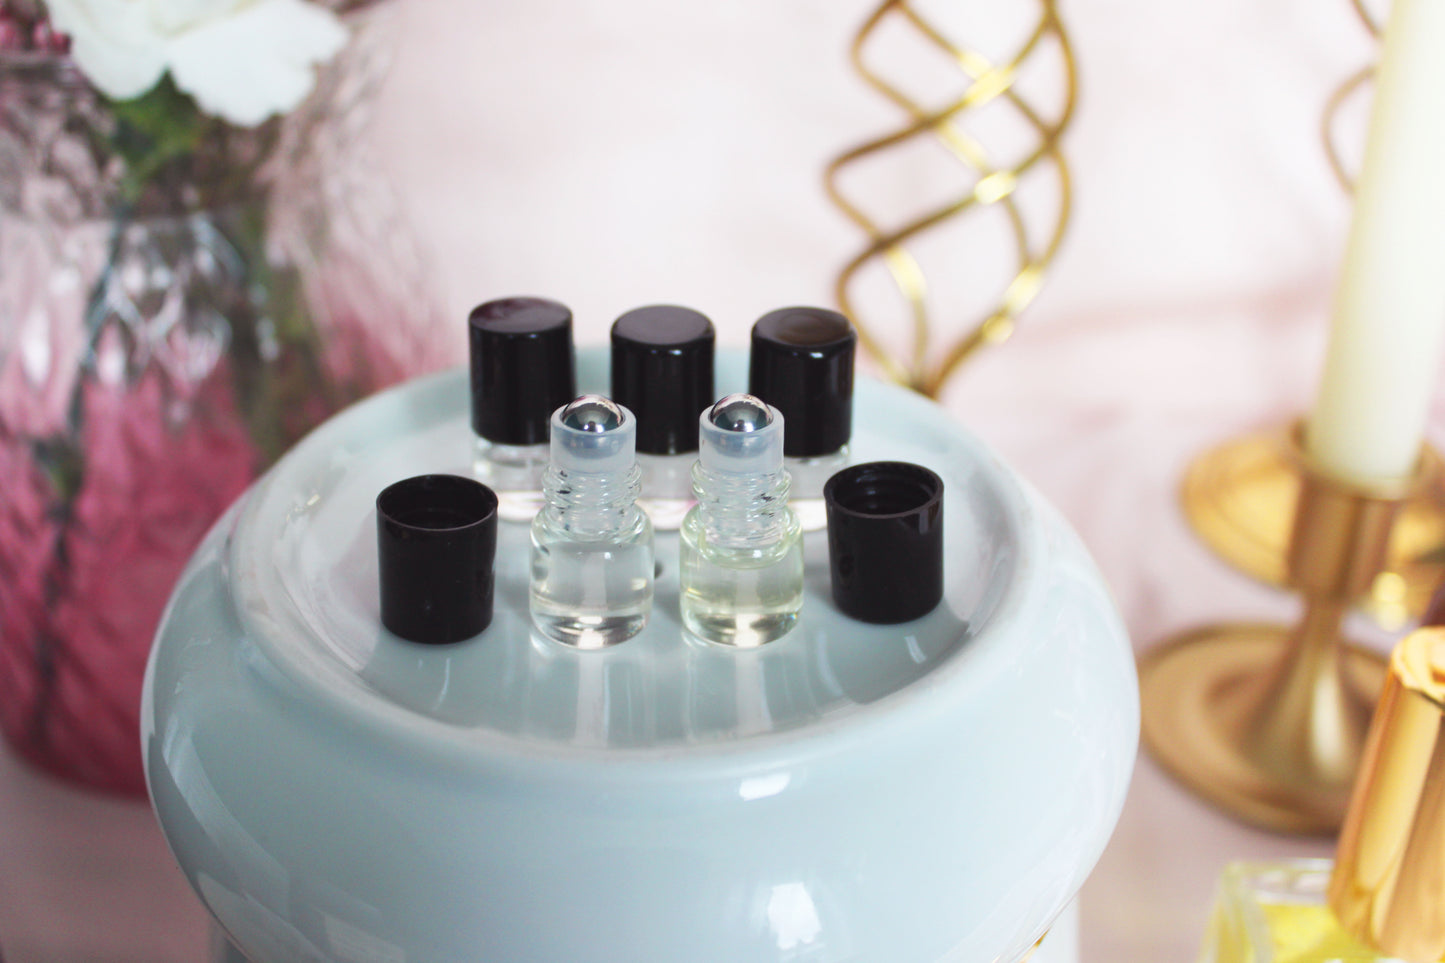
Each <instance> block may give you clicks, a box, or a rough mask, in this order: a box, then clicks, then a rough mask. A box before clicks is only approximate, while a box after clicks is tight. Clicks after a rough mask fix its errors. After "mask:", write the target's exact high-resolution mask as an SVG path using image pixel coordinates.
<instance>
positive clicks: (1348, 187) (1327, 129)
mask: <svg viewBox="0 0 1445 963" xmlns="http://www.w3.org/2000/svg"><path fill="white" fill-rule="evenodd" d="M1350 5H1351V6H1353V7H1354V9H1355V13H1356V15H1357V16H1359V18H1360V22H1361V23H1363V24H1364V25H1365V29H1366V30H1368V31H1369V32H1370V35H1371V36H1373V37H1376V38H1378V37H1379V36H1380V22H1379V20H1377V19H1375V16H1374V14H1372V13H1370V11H1369V10H1367V9H1365V4H1364V0H1350ZM1374 79H1375V65H1374V64H1369V65H1368V66H1365V67H1361V68H1360V69H1359V70H1357V71H1355V72H1354V73H1352V74H1350V76H1349V77H1347V78H1345V82H1344V83H1342V84H1340V85H1339V86H1338V87H1336V88H1335V90H1334V93H1332V94H1330V97H1329V100H1327V101H1326V102H1325V112H1324V117H1323V119H1322V121H1321V124H1320V139H1321V140H1322V141H1324V145H1325V157H1326V159H1327V160H1329V162H1330V170H1331V171H1333V172H1334V175H1335V179H1336V180H1338V181H1339V182H1340V186H1341V187H1343V188H1344V189H1345V192H1346V193H1353V191H1354V189H1355V177H1354V175H1353V174H1351V173H1350V172H1349V171H1348V170H1346V168H1345V163H1344V161H1343V160H1342V159H1341V158H1340V149H1339V144H1338V142H1337V141H1336V139H1335V122H1336V120H1338V118H1339V114H1340V111H1341V110H1342V109H1343V108H1344V106H1345V104H1347V103H1348V102H1349V101H1350V99H1351V98H1352V97H1354V96H1355V94H1356V93H1357V92H1359V91H1360V90H1363V89H1364V87H1365V85H1366V84H1367V83H1369V82H1370V81H1372V80H1374Z"/></svg>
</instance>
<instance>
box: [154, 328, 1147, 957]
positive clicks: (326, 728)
mask: <svg viewBox="0 0 1445 963" xmlns="http://www.w3.org/2000/svg"><path fill="white" fill-rule="evenodd" d="M718 375H719V377H718V390H719V392H720V393H725V392H728V391H734V390H739V389H740V388H741V387H742V386H743V384H744V383H745V372H744V359H743V358H742V357H741V356H738V355H726V356H724V357H723V358H722V359H721V360H720V364H719V371H718ZM579 387H580V388H581V389H582V390H605V388H606V384H605V355H604V354H602V353H600V352H583V353H582V354H581V357H580V359H579ZM466 391H467V388H466V382H465V379H464V377H463V375H462V374H461V373H460V372H455V373H448V374H444V375H441V376H437V377H434V378H431V379H427V380H423V381H419V382H415V383H412V384H410V385H407V386H404V387H402V388H400V389H397V390H394V391H392V392H389V393H386V394H384V395H381V396H378V397H377V398H374V399H372V400H370V401H368V402H365V403H363V404H361V405H359V406H357V407H355V408H353V409H351V410H349V411H347V412H345V413H343V414H342V415H340V416H338V417H337V418H335V419H333V420H332V421H331V422H329V423H328V424H327V425H325V426H323V427H322V428H320V429H318V430H317V431H316V432H315V433H314V434H312V435H311V436H310V437H309V438H308V439H306V440H305V441H304V442H303V443H302V444H301V445H300V446H299V447H298V448H297V449H296V450H295V451H294V452H292V454H290V455H289V456H287V458H285V459H284V460H283V461H282V462H281V463H280V464H279V465H278V466H277V467H276V468H275V469H274V470H273V471H272V472H271V473H270V474H269V475H267V476H266V477H265V478H264V479H263V480H262V481H261V482H259V483H258V484H257V485H256V486H255V487H254V488H253V489H252V490H251V492H250V493H249V494H248V495H247V496H246V497H245V498H244V499H243V500H242V501H241V503H239V504H238V505H237V506H236V507H235V508H234V509H233V510H232V511H231V512H230V513H228V515H227V516H226V517H225V518H223V519H222V520H221V522H220V523H218V525H217V527H216V529H215V530H214V531H213V532H212V533H211V535H210V536H209V537H208V538H207V540H206V542H205V543H204V545H203V546H202V548H201V549H200V551H199V552H198V554H197V556H196V557H195V559H194V560H193V561H192V564H191V566H190V568H189V569H188V570H187V573H186V575H185V577H184V578H183V579H182V581H181V583H180V585H179V586H178V587H177V589H176V593H175V596H174V597H173V599H172V602H171V606H170V609H169V610H168V613H167V616H166V618H165V621H164V623H163V625H162V627H161V630H160V632H159V635H158V637H157V641H156V647H155V650H154V652H153V654H152V660H151V665H150V669H149V672H148V675H147V687H146V695H145V703H144V708H143V738H144V742H145V753H146V762H147V773H148V779H149V783H150V788H151V793H152V799H153V801H154V803H155V807H156V811H157V813H158V815H159V817H160V820H161V824H162V826H163V828H164V830H165V833H166V836H167V839H168V841H169V843H170V845H171V847H172V849H173V851H174V853H175V855H176V857H177V860H178V861H179V863H180V865H181V867H182V868H183V870H184V871H185V872H186V874H187V875H188V877H189V879H190V880H191V882H192V884H193V885H194V887H195V888H196V891H197V892H198V893H199V894H200V896H201V898H202V899H203V900H204V901H205V903H206V905H207V907H208V908H209V909H210V911H211V912H212V914H213V915H214V916H215V917H216V919H217V921H218V922H219V923H220V925H221V926H222V927H223V928H224V929H225V931H226V933H227V934H228V935H229V936H230V938H231V940H232V941H233V942H234V943H235V944H236V945H237V946H238V947H239V948H240V950H241V951H242V952H244V953H245V954H246V955H247V956H248V957H250V958H251V959H253V960H256V961H268V963H284V961H291V960H313V959H314V960H328V961H332V960H335V961H350V960H367V961H409V963H440V961H473V960H486V961H522V960H526V961H546V963H556V961H563V960H566V961H591V960H598V961H603V960H629V961H637V963H650V961H658V963H662V961H667V963H671V961H677V960H688V961H712V960H716V961H728V963H736V961H748V960H769V961H773V960H778V961H781V960H809V961H812V960H819V961H822V960H862V961H887V963H911V961H919V963H931V961H938V960H950V961H964V963H971V961H994V960H999V961H1012V960H1017V959H1020V958H1022V957H1023V956H1024V955H1025V954H1026V953H1027V952H1028V950H1029V948H1030V947H1031V946H1032V945H1033V944H1034V943H1035V942H1036V941H1037V940H1038V939H1039V937H1040V936H1041V935H1042V934H1044V933H1045V932H1046V931H1047V930H1048V929H1049V927H1050V926H1051V925H1052V924H1053V923H1054V922H1055V921H1056V919H1058V918H1059V917H1060V914H1061V913H1064V912H1065V909H1066V907H1068V906H1069V904H1070V903H1071V901H1072V899H1073V897H1074V894H1075V893H1076V892H1077V890H1078V888H1079V887H1080V885H1081V884H1082V883H1083V881H1084V879H1085V877H1086V876H1087V875H1088V873H1089V871H1090V869H1091V868H1092V867H1093V864H1094V862H1095V861H1096V860H1097V858H1098V856H1099V854H1100V853H1101V852H1102V850H1103V848H1104V845H1105V843H1106V841H1107V840H1108V837H1109V835H1110V833H1111V831H1112V829H1113V826H1114V823H1115V821H1116V819H1117V818H1118V815H1119V811H1120V808H1121V806H1122V804H1123V800H1124V794H1125V789H1126V787H1127V784H1128V781H1129V776H1130V772H1131V770H1132V765H1133V760H1134V752H1135V746H1136V741H1137V734H1138V699H1137V688H1136V685H1135V678H1134V670H1133V660H1132V656H1131V654H1130V650H1129V646H1128V642H1127V639H1126V637H1125V633H1124V630H1123V627H1122V625H1121V623H1120V621H1119V618H1118V616H1117V614H1116V612H1115V610H1114V608H1113V606H1112V604H1111V602H1110V600H1109V597H1108V594H1107V592H1106V590H1105V588H1104V586H1103V584H1102V582H1101V580H1100V578H1099V575H1098V573H1097V571H1096V570H1095V568H1094V566H1093V564H1092V563H1091V561H1090V560H1089V558H1088V557H1087V555H1086V553H1085V552H1084V550H1083V548H1082V546H1081V545H1080V543H1079V541H1078V540H1077V538H1076V537H1075V536H1074V535H1073V533H1072V532H1071V531H1070V530H1069V529H1068V528H1067V526H1066V525H1065V524H1064V522H1063V521H1062V520H1061V519H1060V517H1059V516H1058V515H1057V513H1055V512H1054V511H1053V510H1052V509H1051V508H1050V507H1049V506H1047V505H1046V504H1044V503H1043V502H1042V501H1041V500H1040V499H1039V498H1038V497H1037V495H1036V494H1034V493H1033V492H1032V491H1031V490H1030V489H1028V488H1027V487H1026V486H1024V485H1022V484H1021V483H1020V482H1019V481H1018V480H1017V479H1016V478H1015V477H1014V475H1013V474H1012V473H1011V472H1010V471H1009V470H1008V469H1007V468H1006V467H1005V466H1004V465H1002V464H1001V463H1000V462H999V461H998V460H997V459H996V458H995V457H994V456H993V455H992V454H991V453H990V452H989V451H988V450H987V449H985V448H983V447H982V446H981V445H980V444H979V443H978V442H977V441H975V440H974V439H972V438H971V437H970V436H969V435H967V434H966V433H965V432H963V431H962V430H961V429H960V428H959V427H958V426H957V425H956V424H955V423H954V422H953V421H952V420H951V419H950V418H949V417H948V416H947V415H945V414H944V413H943V412H942V411H941V410H940V409H938V408H936V407H935V406H933V405H932V404H930V403H929V402H927V401H925V400H923V399H921V398H919V397H918V396H915V395H912V394H910V393H908V392H905V391H903V390H901V389H896V388H892V387H889V386H885V385H880V384H876V383H872V382H867V381H860V383H859V385H858V392H857V399H856V407H855V411H856V413H857V414H856V424H855V435H854V442H853V449H854V452H855V456H854V457H855V460H858V461H864V460H875V459H894V460H907V461H915V462H919V463H921V464H924V465H927V466H929V467H930V468H933V469H934V470H935V471H937V472H938V473H939V474H940V475H942V476H943V478H944V481H945V484H946V486H947V497H946V504H945V518H946V527H947V533H946V539H947V542H946V558H947V572H946V591H945V598H944V602H943V604H942V605H940V606H939V608H938V609H936V610H935V611H934V612H933V613H931V614H930V615H928V616H926V617H924V618H922V619H919V620H917V621H915V622H912V623H908V624H904V625H897V626H869V625H863V624H860V623H856V622H853V621H850V620H848V619H846V618H845V617H843V616H842V615H841V614H839V613H838V612H837V611H836V610H835V609H834V607H833V605H832V602H831V600H830V597H829V592H828V584H827V558H826V548H827V544H826V536H825V533H823V532H816V533H810V534H809V535H808V536H806V539H807V541H806V555H807V580H808V583H807V598H806V602H805V605H804V609H803V613H802V616H801V619H800V623H799V625H798V627H797V628H796V629H795V630H794V631H793V632H791V633H790V634H789V635H787V636H785V637H784V638H782V639H781V640H779V641H777V642H775V643H772V644H770V645H768V646H765V647H763V648H762V649H759V650H750V651H736V650H732V649H726V648H722V647H717V646H711V645H707V644H704V643H701V642H698V641H696V640H693V639H691V638H688V637H686V636H685V634H684V633H683V632H682V630H681V629H680V627H679V624H678V619H677V570H676V559H677V540H676V536H675V535H672V534H664V535H660V536H659V538H658V543H657V557H658V560H659V567H660V572H659V575H658V579H657V595H656V600H655V607H654V612H653V617H652V621H651V622H650V623H649V625H648V627H647V629H646V630H645V631H644V632H643V633H642V634H641V635H639V636H638V637H636V638H634V639H632V640H630V641H628V642H627V643H625V644H623V645H620V646H617V647H615V648H613V649H609V650H606V651H602V652H579V651H575V650H572V649H568V648H566V647H563V646H560V645H556V644H554V643H551V642H549V641H547V640H545V639H542V638H540V637H539V636H536V635H535V634H534V633H532V632H531V631H530V630H529V627H528V623H527V615H526V611H527V605H526V592H527V572H526V565H527V553H526V550H525V546H526V529H525V526H520V525H503V526H502V531H501V533H500V538H499V551H498V565H497V571H498V581H497V611H496V617H495V619H494V621H493V623H492V625H491V627H490V628H489V629H488V630H487V631H486V632H484V633H483V634H482V635H480V636H478V637H476V638H474V639H471V640H468V641H465V642H461V643H458V644H455V645H452V646H447V647H424V646H418V645H415V644H411V643H407V642H404V641H401V640H399V639H397V638H395V637H393V636H391V635H390V634H389V633H387V632H386V631H385V630H384V629H383V628H382V627H381V625H380V623H379V620H378V617H377V600H376V555H375V541H374V539H375V534H374V532H375V528H374V525H375V521H374V516H373V514H372V509H371V504H372V501H373V499H374V498H375V495H376V493H377V492H378V491H379V490H380V489H381V488H382V487H384V486H385V485H387V484H389V483H390V482H393V481H396V480H398V479H400V478H403V477H406V476H408V475H413V474H419V473H422V472H431V471H452V472H456V473H465V471H466V465H467V463H468V458H469V456H470V451H471V438H470V435H469V432H468V429H467V423H466V418H465V412H466V408H467V400H466ZM1047 950H1048V947H1047V942H1046V945H1045V947H1044V948H1041V951H1040V954H1041V955H1040V956H1039V957H1037V958H1036V959H1047V960H1049V961H1050V963H1067V961H1066V959H1065V958H1063V957H1060V956H1059V955H1058V953H1057V951H1054V953H1053V954H1052V955H1045V954H1046V952H1047Z"/></svg>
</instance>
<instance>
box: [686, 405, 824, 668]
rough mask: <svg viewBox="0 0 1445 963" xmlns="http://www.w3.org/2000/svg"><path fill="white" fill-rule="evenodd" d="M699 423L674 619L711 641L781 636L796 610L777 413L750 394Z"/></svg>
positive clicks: (791, 521)
mask: <svg viewBox="0 0 1445 963" xmlns="http://www.w3.org/2000/svg"><path fill="white" fill-rule="evenodd" d="M699 424H700V431H699V448H698V460H697V464H696V465H695V466H694V467H693V494H694V495H695V496H696V498H697V504H696V505H694V506H693V508H692V509H691V510H690V511H689V512H688V513H687V517H686V518H685V519H684V520H683V523H682V532H681V535H682V539H681V543H682V544H681V551H680V554H681V558H680V566H679V569H680V570H679V580H680V582H681V589H682V602H681V604H682V622H683V625H685V626H686V627H687V628H688V630H689V631H691V632H692V633H693V634H694V635H696V636H697V637H699V638H701V639H705V640H707V641H709V642H718V643H722V644H724V645H735V646H740V647H751V646H757V645H762V644H763V643H765V642H771V641H772V640H774V639H776V638H779V637H780V636H782V635H784V634H785V633H787V632H788V630H790V629H791V628H792V627H793V626H794V625H795V624H796V623H797V620H798V610H799V609H801V608H802V607H803V539H802V527H801V526H800V525H799V523H798V517H797V515H796V514H794V512H793V510H792V509H791V508H789V507H788V473H787V471H786V470H785V469H784V468H783V415H782V413H781V412H779V411H778V410H777V409H776V408H771V407H769V406H768V405H767V404H765V403H764V402H763V401H761V400H760V399H758V398H755V397H753V396H752V395H741V394H739V395H728V396H727V397H726V398H723V399H722V400H721V401H719V402H718V403H717V404H715V405H713V406H712V407H710V408H708V409H706V410H705V411H704V412H703V413H702V417H701V418H700V419H699Z"/></svg>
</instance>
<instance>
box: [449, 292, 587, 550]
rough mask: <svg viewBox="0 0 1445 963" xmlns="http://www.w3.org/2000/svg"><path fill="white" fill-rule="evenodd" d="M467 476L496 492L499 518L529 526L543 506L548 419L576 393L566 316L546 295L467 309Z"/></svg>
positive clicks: (569, 322)
mask: <svg viewBox="0 0 1445 963" xmlns="http://www.w3.org/2000/svg"><path fill="white" fill-rule="evenodd" d="M468 330H469V335H470V352H471V392H472V432H473V434H474V436H475V447H474V450H473V453H472V474H473V475H475V476H476V478H477V480H478V481H480V482H481V483H482V484H484V485H486V486H487V487H488V488H490V489H492V491H494V492H496V493H497V501H498V507H497V516H498V517H499V518H501V519H502V520H503V521H507V522H529V521H531V520H532V516H534V515H535V514H536V513H537V510H538V509H540V508H541V507H542V473H543V471H545V470H546V468H547V463H548V458H549V449H548V445H547V426H548V419H549V418H550V417H551V416H552V413H553V412H554V411H556V410H557V407H558V406H559V405H565V404H567V402H568V401H570V400H571V399H572V398H573V397H574V396H575V395H576V394H577V389H576V375H575V368H576V363H575V360H574V356H573V348H572V312H571V311H569V310H568V309H567V307H566V306H565V305H562V304H558V303H557V302H556V301H549V300H547V299H546V298H530V297H528V298H520V297H519V298H501V299H499V300H496V301H488V302H486V303H485V304H481V305H478V306H477V307H476V308H475V309H473V311H472V313H471V316H470V317H469V319H468Z"/></svg>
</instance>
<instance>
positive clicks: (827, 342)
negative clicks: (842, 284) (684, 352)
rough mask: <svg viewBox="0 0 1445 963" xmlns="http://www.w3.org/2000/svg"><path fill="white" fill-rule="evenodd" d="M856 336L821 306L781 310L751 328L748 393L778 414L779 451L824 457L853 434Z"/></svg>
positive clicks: (839, 317)
mask: <svg viewBox="0 0 1445 963" xmlns="http://www.w3.org/2000/svg"><path fill="white" fill-rule="evenodd" d="M857 344H858V335H857V333H856V332H855V331H854V330H853V326H852V325H851V324H849V323H848V319H847V318H845V317H843V315H841V314H839V313H838V312H837V311H829V310H827V309H826V308H782V309H780V310H777V311H772V312H769V313H768V314H765V315H763V316H762V317H761V318H760V319H758V323H757V324H755V325H753V344H752V357H751V363H750V365H749V370H748V386H749V387H748V393H749V394H753V395H757V396H758V397H759V398H761V399H763V400H764V401H766V402H767V403H768V404H770V405H772V406H773V407H775V408H777V409H778V410H779V411H781V412H782V413H783V418H784V419H785V420H786V422H787V425H788V430H787V432H786V433H785V435H784V437H783V453H784V454H786V455H789V456H791V457H794V458H807V457H811V456H816V455H828V454H832V453H833V452H835V451H837V450H838V449H839V448H842V447H843V446H844V445H846V444H848V439H849V437H850V436H851V435H852V433H853V356H854V354H855V353H856V349H857Z"/></svg>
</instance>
